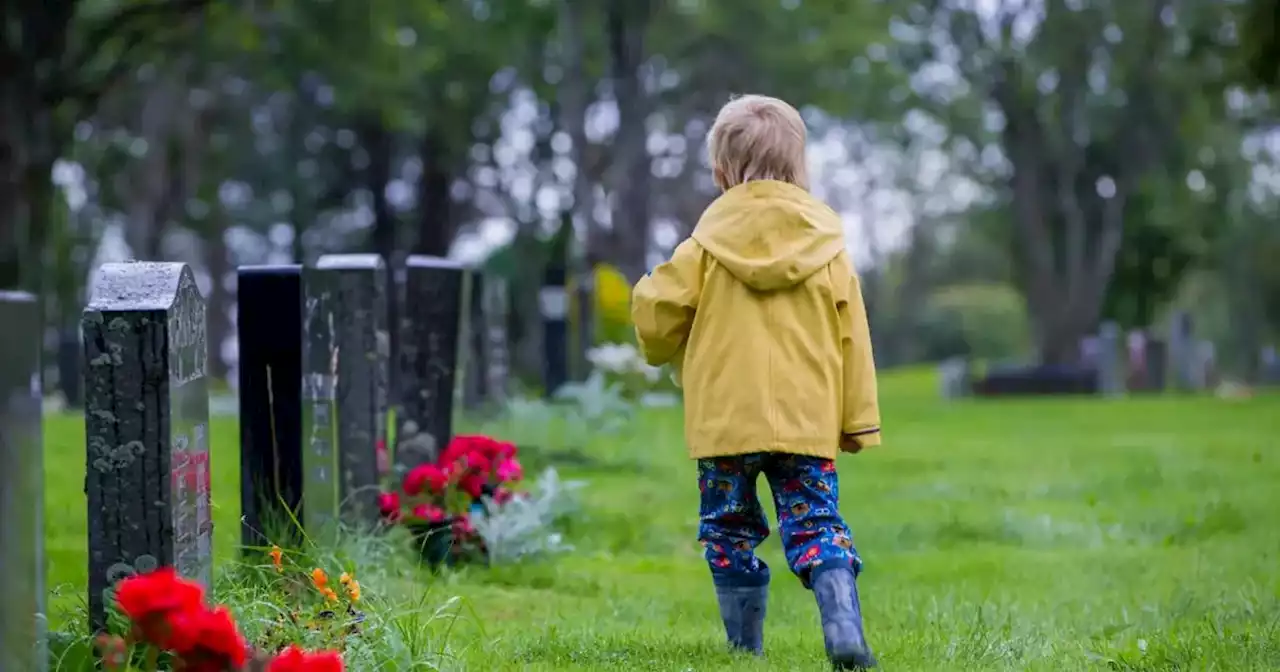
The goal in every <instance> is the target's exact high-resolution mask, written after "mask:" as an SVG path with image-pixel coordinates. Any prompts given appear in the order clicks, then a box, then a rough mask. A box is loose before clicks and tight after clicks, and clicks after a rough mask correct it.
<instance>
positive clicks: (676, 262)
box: [631, 239, 702, 366]
mask: <svg viewBox="0 0 1280 672" xmlns="http://www.w3.org/2000/svg"><path fill="white" fill-rule="evenodd" d="M701 294H702V248H701V247H699V246H698V244H697V243H696V242H694V241H693V240H692V239H689V240H686V241H684V242H683V243H680V245H678V246H677V247H676V249H675V252H674V253H672V255H671V259H670V260H669V261H667V262H665V263H662V264H659V265H658V267H657V268H654V269H653V270H652V271H650V272H649V273H648V274H647V275H645V276H644V277H643V278H641V279H640V282H638V283H636V288H635V291H634V292H633V293H632V296H631V321H632V322H634V323H635V327H636V340H637V341H638V342H639V344H640V352H642V353H643V354H644V358H645V361H647V362H649V364H651V365H653V366H661V365H663V364H666V363H668V362H670V361H671V360H672V359H673V358H675V357H676V356H677V355H678V354H679V353H680V352H682V351H683V350H684V342H685V339H686V338H688V336H689V329H690V327H692V326H693V314H694V312H695V311H696V310H697V309H698V299H699V298H700V297H701ZM678 364H679V362H677V365H678Z"/></svg>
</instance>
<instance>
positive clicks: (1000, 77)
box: [902, 0, 1229, 362]
mask: <svg viewBox="0 0 1280 672" xmlns="http://www.w3.org/2000/svg"><path fill="white" fill-rule="evenodd" d="M958 5H959V3H957V2H951V1H949V0H934V1H932V2H928V3H924V5H922V6H918V7H917V8H915V9H914V10H913V11H912V12H910V16H911V17H912V18H913V21H912V23H911V24H910V28H911V30H912V31H913V35H912V37H911V39H910V40H909V41H908V43H907V45H906V46H905V48H904V49H903V50H902V54H903V55H904V60H906V62H908V63H911V64H913V65H914V66H916V67H924V66H926V65H932V66H935V67H936V66H938V65H943V66H947V67H950V68H953V69H954V72H956V73H957V74H958V76H959V81H953V82H950V83H944V84H942V85H935V86H933V87H931V88H926V89H925V90H923V91H921V93H922V98H923V99H924V103H923V105H924V106H926V107H927V108H928V109H931V110H932V111H933V113H934V114H935V115H936V116H937V117H938V118H940V119H943V120H945V122H946V125H947V126H948V127H949V129H950V130H951V132H952V134H953V147H963V148H964V149H965V150H966V151H967V153H968V154H969V155H971V156H972V155H981V154H982V152H983V151H984V150H985V149H988V148H990V149H996V148H998V150H999V154H998V155H999V156H1000V161H998V162H990V161H989V162H987V163H986V165H983V166H980V167H979V172H980V173H981V175H980V177H981V178H982V179H984V180H985V181H986V183H987V184H988V185H989V186H990V187H991V188H993V189H994V190H995V192H996V193H997V194H998V195H999V197H1000V198H1001V199H1002V202H1003V203H1005V204H1006V205H1007V207H1008V208H1009V212H1010V215H1011V221H1012V231H1011V233H1012V236H1011V238H1012V242H1013V250H1014V252H1015V259H1016V261H1017V268H1016V277H1017V281H1018V284H1019V286H1020V287H1021V289H1022V291H1023V294H1024V297H1025V299H1026V301H1027V306H1028V312H1029V314H1030V315H1031V318H1032V323H1033V325H1034V331H1035V334H1036V341H1037V344H1038V349H1039V354H1040V357H1041V358H1042V359H1043V360H1044V361H1047V362H1061V361H1069V360H1073V359H1074V358H1075V357H1077V356H1078V353H1079V347H1078V344H1079V342H1080V339H1081V337H1083V336H1084V335H1086V334H1087V333H1089V332H1090V331H1092V330H1093V329H1094V328H1095V327H1096V325H1097V322H1098V320H1099V317H1100V316H1101V315H1102V311H1103V307H1104V304H1105V302H1106V299H1107V296H1108V291H1109V289H1110V287H1111V282H1112V279H1113V276H1114V272H1115V269H1116V264H1117V259H1118V255H1119V253H1120V250H1121V248H1122V246H1123V245H1124V243H1125V240H1126V231H1127V230H1128V229H1129V228H1130V227H1133V226H1142V223H1141V217H1143V216H1144V214H1143V213H1141V212H1140V208H1141V207H1142V205H1143V204H1142V203H1141V200H1142V194H1143V193H1144V191H1145V190H1146V189H1148V188H1150V186H1151V185H1152V184H1154V183H1158V182H1160V181H1162V180H1168V181H1171V182H1172V183H1181V182H1182V181H1184V180H1185V177H1186V174H1187V172H1188V170H1189V169H1191V168H1192V167H1193V166H1194V165H1195V162H1196V161H1197V158H1196V157H1195V156H1194V148H1196V147H1199V146H1200V145H1201V144H1202V142H1203V141H1204V139H1205V134H1206V133H1207V129H1209V128H1211V126H1212V123H1213V122H1214V121H1215V120H1216V119H1218V118H1219V116H1220V115H1219V113H1220V110H1221V107H1222V103H1221V97H1220V96H1218V95H1216V93H1217V92H1220V91H1221V89H1220V88H1219V87H1218V82H1217V79H1216V77H1214V76H1213V73H1214V71H1215V65H1216V64H1214V63H1211V62H1207V61H1204V60H1199V59H1197V58H1195V57H1194V56H1193V55H1191V54H1190V53H1189V52H1188V50H1187V48H1186V45H1187V44H1188V43H1189V42H1190V41H1191V40H1190V38H1191V37H1203V36H1205V35H1213V34H1215V33H1216V32H1221V31H1218V28H1220V27H1221V26H1222V24H1223V23H1224V22H1226V21H1228V20H1229V15H1228V14H1227V9H1226V8H1224V7H1221V6H1219V5H1218V4H1217V3H1198V2H1195V1H1194V0H1181V1H1179V0H1126V1H1124V2H1121V1H1120V0H1095V1H1093V2H1087V3H1068V2H1066V0H1046V2H1045V3H1043V12H1041V11H1040V9H1039V8H1038V7H1037V6H1035V5H1034V4H1033V3H1029V2H1022V1H1017V0H1005V1H1004V2H1001V3H999V5H998V7H997V8H996V10H995V12H994V13H993V14H991V13H984V14H978V13H975V12H974V11H972V10H969V9H964V8H961V7H959V6H958ZM1183 147H1186V148H1191V149H1189V150H1188V151H1182V150H1181V149H1180V148H1183ZM1132 239H1133V238H1132V236H1130V240H1132ZM1178 279H1179V278H1178V277H1176V276H1174V275H1172V274H1171V275H1169V276H1166V277H1163V278H1161V281H1162V282H1167V283H1169V284H1170V285H1173V286H1176V283H1177V282H1178Z"/></svg>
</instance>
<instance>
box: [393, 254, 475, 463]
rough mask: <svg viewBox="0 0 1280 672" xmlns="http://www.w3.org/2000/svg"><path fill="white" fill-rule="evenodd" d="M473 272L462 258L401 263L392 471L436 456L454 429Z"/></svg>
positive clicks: (422, 258) (413, 258)
mask: <svg viewBox="0 0 1280 672" xmlns="http://www.w3.org/2000/svg"><path fill="white" fill-rule="evenodd" d="M470 277H471V274H470V273H469V272H468V271H467V269H466V268H464V267H463V266H462V265H461V264H459V263H457V262H454V261H450V260H448V259H441V258H439V257H429V256H422V255H414V256H410V257H409V259H408V262H407V263H406V265H405V305H404V308H405V310H404V320H403V322H402V327H403V331H402V332H401V334H400V393H399V401H398V402H397V404H396V451H395V461H396V471H397V473H399V474H403V473H405V472H407V471H408V470H409V469H412V468H413V467H416V466H418V465H419V464H422V463H423V462H428V461H431V460H433V459H435V456H436V454H437V451H438V450H439V449H440V448H441V447H443V446H444V445H445V444H447V443H448V441H449V438H450V437H451V436H452V433H453V398H454V391H455V386H456V384H457V382H458V371H459V370H461V368H462V367H464V366H465V363H466V357H465V355H464V354H463V350H465V347H464V343H466V331H467V329H466V323H467V313H468V312H469V311H468V310H466V309H465V308H464V307H467V306H470Z"/></svg>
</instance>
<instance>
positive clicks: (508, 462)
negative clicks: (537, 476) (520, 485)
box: [498, 457, 524, 483]
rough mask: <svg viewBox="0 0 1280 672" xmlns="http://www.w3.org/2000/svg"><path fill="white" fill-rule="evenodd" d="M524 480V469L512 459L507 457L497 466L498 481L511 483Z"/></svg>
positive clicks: (517, 461) (518, 462)
mask: <svg viewBox="0 0 1280 672" xmlns="http://www.w3.org/2000/svg"><path fill="white" fill-rule="evenodd" d="M522 478H524V467H522V466H520V461H519V460H517V459H516V458H514V457H509V458H507V459H505V460H503V461H502V462H501V463H499V464H498V480H499V481H502V482H503V483H511V482H513V481H518V480H520V479H522Z"/></svg>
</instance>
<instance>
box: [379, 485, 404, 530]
mask: <svg viewBox="0 0 1280 672" xmlns="http://www.w3.org/2000/svg"><path fill="white" fill-rule="evenodd" d="M378 511H379V512H380V513H381V514H382V517H383V518H386V519H387V520H389V521H391V522H393V523H394V522H395V521H397V520H399V519H400V493H398V492H384V493H382V494H380V495H378Z"/></svg>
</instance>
